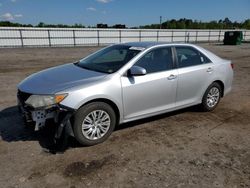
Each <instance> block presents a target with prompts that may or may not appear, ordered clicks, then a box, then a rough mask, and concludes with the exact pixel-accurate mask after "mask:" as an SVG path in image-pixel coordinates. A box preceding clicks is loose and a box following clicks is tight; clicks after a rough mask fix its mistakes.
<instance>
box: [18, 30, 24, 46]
mask: <svg viewBox="0 0 250 188" xmlns="http://www.w3.org/2000/svg"><path fill="white" fill-rule="evenodd" d="M19 33H20V40H21V46H22V47H23V34H22V30H21V29H19Z"/></svg>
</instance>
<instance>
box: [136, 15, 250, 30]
mask: <svg viewBox="0 0 250 188" xmlns="http://www.w3.org/2000/svg"><path fill="white" fill-rule="evenodd" d="M139 28H142V29H159V28H162V29H250V19H247V20H245V21H244V22H236V21H235V22H232V21H231V20H229V18H225V19H224V20H219V21H215V20H214V21H210V22H202V21H197V20H192V19H186V18H181V19H179V20H175V19H172V20H168V21H166V22H163V23H162V24H151V25H145V26H140V27H139Z"/></svg>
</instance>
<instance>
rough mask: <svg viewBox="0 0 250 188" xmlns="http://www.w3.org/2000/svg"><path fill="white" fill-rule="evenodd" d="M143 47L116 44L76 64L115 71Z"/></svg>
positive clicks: (93, 68) (103, 70)
mask: <svg viewBox="0 0 250 188" xmlns="http://www.w3.org/2000/svg"><path fill="white" fill-rule="evenodd" d="M139 52H141V49H137V48H134V47H131V46H126V45H114V46H110V47H108V48H105V49H103V50H100V51H99V52H97V53H95V54H93V55H91V56H89V57H87V58H85V59H83V60H81V61H79V62H78V63H77V64H76V65H77V66H80V67H82V68H85V69H89V70H93V71H97V72H104V73H109V74H110V73H113V72H116V71H117V70H119V69H120V68H121V67H122V66H123V65H125V64H126V63H127V62H128V61H130V60H131V59H132V58H133V57H135V56H136V55H137V54H138V53H139Z"/></svg>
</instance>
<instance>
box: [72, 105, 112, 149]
mask: <svg viewBox="0 0 250 188" xmlns="http://www.w3.org/2000/svg"><path fill="white" fill-rule="evenodd" d="M115 125H116V115H115V112H114V110H113V108H112V107H111V106H110V105H108V104H107V103H104V102H93V103H89V104H86V105H84V106H82V107H81V108H80V109H79V110H78V111H77V112H76V114H75V115H74V121H73V131H74V135H75V138H76V140H77V141H78V142H79V143H80V144H82V145H85V146H92V145H95V144H99V143H101V142H104V141H105V140H106V139H107V138H108V137H109V136H110V135H111V133H112V132H113V130H114V128H115Z"/></svg>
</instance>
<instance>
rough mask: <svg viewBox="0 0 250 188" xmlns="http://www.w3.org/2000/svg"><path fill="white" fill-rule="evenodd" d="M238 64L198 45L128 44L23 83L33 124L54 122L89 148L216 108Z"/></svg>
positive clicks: (23, 103) (22, 100)
mask: <svg viewBox="0 0 250 188" xmlns="http://www.w3.org/2000/svg"><path fill="white" fill-rule="evenodd" d="M232 81H233V64H232V63H231V61H229V60H225V59H222V58H220V57H218V56H216V55H215V54H213V53H211V52H209V51H207V50H206V49H203V48H201V47H199V46H196V45H192V44H179V43H178V44H169V43H168V44H166V43H156V42H139V43H124V44H117V45H112V46H109V47H106V48H104V49H101V50H99V51H97V52H96V53H94V54H92V55H90V56H88V57H86V58H84V59H82V60H80V61H78V62H75V63H70V64H66V65H61V66H58V67H54V68H50V69H47V70H44V71H41V72H38V73H36V74H33V75H31V76H29V77H28V78H26V79H25V80H23V81H22V82H21V83H20V84H19V85H18V94H17V96H18V101H19V107H20V110H21V112H22V114H23V116H24V119H25V122H26V123H29V124H32V125H34V126H35V129H36V130H39V129H40V128H41V127H43V126H45V124H46V121H47V120H49V119H53V120H54V121H55V124H56V125H57V127H58V128H57V131H56V133H55V137H56V138H57V139H59V138H60V136H61V134H62V132H63V130H65V127H68V129H67V130H70V131H69V132H70V134H71V135H73V136H74V137H75V138H76V139H77V140H78V141H79V142H80V143H81V144H83V145H94V144H97V143H100V142H103V141H104V140H106V139H107V138H108V137H109V136H110V134H111V133H112V131H113V130H114V128H115V126H117V125H118V124H121V123H125V122H129V121H134V120H137V119H141V118H146V117H150V116H154V115H157V114H162V113H166V112H170V111H173V110H177V109H181V108H186V107H189V106H193V105H198V104H199V105H200V107H201V109H202V110H204V111H211V110H213V109H215V107H216V106H217V105H218V103H219V101H220V99H221V98H222V97H223V96H225V95H226V94H227V93H228V92H230V90H231V86H232Z"/></svg>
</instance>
